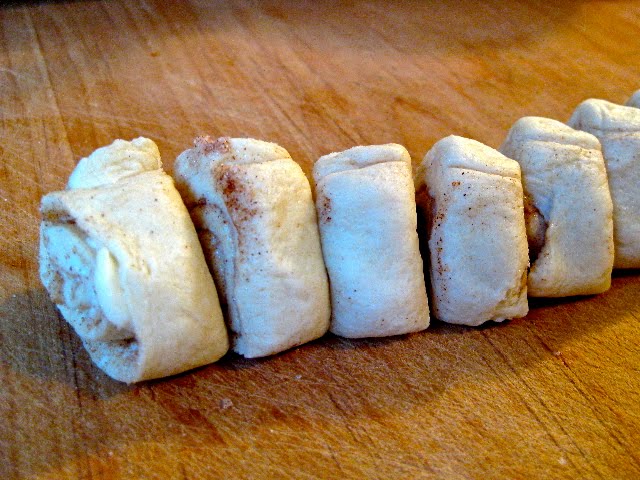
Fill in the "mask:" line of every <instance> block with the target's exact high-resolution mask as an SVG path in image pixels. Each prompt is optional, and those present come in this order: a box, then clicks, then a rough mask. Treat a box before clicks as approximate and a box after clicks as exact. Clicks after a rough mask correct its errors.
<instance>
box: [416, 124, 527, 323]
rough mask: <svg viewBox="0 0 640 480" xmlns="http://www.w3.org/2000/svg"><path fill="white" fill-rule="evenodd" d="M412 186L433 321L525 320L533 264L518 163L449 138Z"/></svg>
mask: <svg viewBox="0 0 640 480" xmlns="http://www.w3.org/2000/svg"><path fill="white" fill-rule="evenodd" d="M415 182H416V200H417V201H418V204H419V205H420V206H421V208H422V210H423V212H424V213H425V215H426V217H427V224H428V225H427V228H428V234H429V252H430V259H431V288H432V292H433V298H432V305H433V310H434V314H435V316H436V318H438V319H439V320H442V321H445V322H449V323H458V324H464V325H474V326H475V325H480V324H482V323H484V322H486V321H489V320H494V321H498V322H500V321H503V320H505V319H509V318H515V317H523V316H525V315H526V314H527V312H528V310H529V307H528V303H527V267H528V265H529V259H528V248H527V234H526V228H525V222H524V208H523V199H522V196H523V195H522V184H521V177H520V167H519V165H518V163H517V162H515V161H514V160H511V159H509V158H507V157H505V156H504V155H502V154H501V153H500V152H498V151H497V150H494V149H493V148H490V147H488V146H486V145H483V144H482V143H480V142H476V141H475V140H469V139H467V138H462V137H457V136H454V135H451V136H449V137H446V138H444V139H442V140H440V141H439V142H437V143H436V144H435V145H434V146H433V148H432V149H431V150H429V152H428V153H427V155H426V156H425V157H424V160H423V161H422V164H421V165H420V167H419V168H418V171H417V172H416V177H415Z"/></svg>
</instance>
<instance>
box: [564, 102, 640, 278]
mask: <svg viewBox="0 0 640 480" xmlns="http://www.w3.org/2000/svg"><path fill="white" fill-rule="evenodd" d="M569 126H571V127H573V128H575V129H578V130H583V131H585V132H589V133H591V134H593V135H595V136H596V137H598V140H600V143H601V144H602V155H603V156H604V161H605V166H606V168H607V177H608V179H609V190H610V192H611V199H612V200H613V238H614V244H615V259H614V263H613V266H614V268H638V267H640V109H637V108H633V107H625V106H622V105H616V104H615V103H611V102H607V101H605V100H596V99H589V100H585V101H584V102H582V103H581V104H580V105H578V107H577V108H576V110H575V112H573V115H572V117H571V120H569Z"/></svg>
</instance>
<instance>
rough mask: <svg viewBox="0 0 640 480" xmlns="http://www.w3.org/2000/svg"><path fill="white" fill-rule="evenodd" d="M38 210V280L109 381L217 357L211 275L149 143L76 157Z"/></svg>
mask: <svg viewBox="0 0 640 480" xmlns="http://www.w3.org/2000/svg"><path fill="white" fill-rule="evenodd" d="M41 212H42V216H43V222H42V225H41V229H40V232H41V236H40V276H41V278H42V282H43V284H44V285H45V287H46V288H47V290H48V291H49V293H50V295H51V297H52V299H53V300H54V301H55V303H56V304H57V305H58V307H59V309H60V311H61V312H62V314H63V316H64V317H65V319H66V320H67V321H68V322H69V323H70V324H71V325H72V326H73V328H74V329H75V330H76V332H77V333H78V335H79V336H80V337H81V339H82V341H83V343H84V345H85V347H86V348H87V350H88V352H89V354H90V355H91V358H92V360H93V361H94V362H95V363H96V364H97V365H98V366H99V367H100V368H101V369H102V370H104V371H105V372H106V373H107V374H108V375H109V376H111V377H113V378H115V379H116V380H120V381H124V382H128V383H131V382H138V381H141V380H148V379H152V378H158V377H163V376H167V375H173V374H176V373H179V372H182V371H185V370H188V369H191V368H194V367H198V366H200V365H205V364H207V363H210V362H213V361H215V360H217V359H218V358H220V357H221V356H222V355H224V353H225V352H226V351H227V349H228V339H227V334H226V329H225V326H224V321H223V319H222V312H221V309H220V304H219V302H218V296H217V293H216V290H215V286H214V284H213V279H212V278H211V275H210V273H209V272H208V270H207V265H206V263H205V260H204V256H203V254H202V250H201V249H200V245H199V243H198V237H197V235H196V232H195V229H194V227H193V224H192V223H191V220H190V218H189V214H188V212H187V210H186V208H185V206H184V204H183V203H182V200H181V198H180V196H179V194H178V192H177V191H176V189H175V187H174V185H173V181H172V180H171V177H169V176H168V175H167V174H165V173H164V172H163V171H162V168H161V163H160V155H159V152H158V149H157V147H156V146H155V144H154V143H153V142H152V141H151V140H148V139H145V138H138V139H136V140H133V141H132V142H125V141H122V140H116V141H115V142H114V143H113V144H112V145H110V146H108V147H104V148H101V149H99V150H97V151H96V152H94V153H93V154H92V155H91V156H89V157H88V158H85V159H83V160H82V161H81V162H80V163H79V164H78V166H77V168H76V170H74V173H73V174H72V175H71V178H70V180H69V189H67V190H65V191H60V192H53V193H50V194H48V195H46V196H45V197H44V198H43V199H42V205H41Z"/></svg>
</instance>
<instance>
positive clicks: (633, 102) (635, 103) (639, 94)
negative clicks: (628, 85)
mask: <svg viewBox="0 0 640 480" xmlns="http://www.w3.org/2000/svg"><path fill="white" fill-rule="evenodd" d="M625 105H626V106H627V107H635V108H640V90H636V91H635V92H633V95H631V97H630V98H629V100H627V103H625Z"/></svg>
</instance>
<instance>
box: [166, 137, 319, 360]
mask: <svg viewBox="0 0 640 480" xmlns="http://www.w3.org/2000/svg"><path fill="white" fill-rule="evenodd" d="M175 176H176V183H177V186H178V189H179V190H180V193H181V194H182V196H183V198H184V199H185V203H186V204H187V207H188V208H189V210H190V213H191V216H192V218H193V220H194V223H195V224H196V227H197V228H198V230H199V235H200V240H201V242H202V245H203V247H204V250H205V256H206V257H207V261H208V262H209V265H210V267H211V270H212V271H213V272H214V276H215V279H216V282H217V284H218V286H219V287H220V291H221V293H222V297H223V299H224V301H225V302H226V306H227V311H228V316H229V320H230V327H231V330H232V331H233V333H234V337H233V348H234V350H235V351H236V352H238V353H240V354H242V355H244V356H245V357H262V356H265V355H271V354H274V353H277V352H280V351H282V350H285V349H287V348H290V347H293V346H296V345H300V344H303V343H305V342H309V341H311V340H314V339H316V338H318V337H320V336H322V335H324V333H325V332H326V331H327V329H328V327H329V317H330V307H329V286H328V281H327V274H326V271H325V267H324V262H323V259H322V250H321V247H320V238H319V233H318V225H317V223H316V211H315V207H314V204H313V200H312V197H311V188H310V186H309V182H308V180H307V178H306V177H305V175H304V173H303V172H302V169H301V168H300V167H299V166H298V164H297V163H295V162H294V161H293V160H292V159H291V157H290V156H289V154H288V153H287V151H286V150H285V149H284V148H282V147H279V146H278V145H275V144H273V143H267V142H262V141H259V140H253V139H244V138H226V137H223V138H219V139H217V140H212V139H210V138H209V137H201V138H198V139H196V141H195V148H193V149H191V150H187V151H185V152H183V153H182V154H181V155H180V156H179V157H178V159H177V160H176V163H175Z"/></svg>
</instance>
